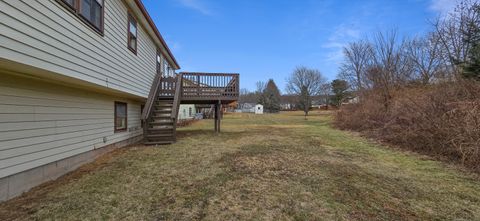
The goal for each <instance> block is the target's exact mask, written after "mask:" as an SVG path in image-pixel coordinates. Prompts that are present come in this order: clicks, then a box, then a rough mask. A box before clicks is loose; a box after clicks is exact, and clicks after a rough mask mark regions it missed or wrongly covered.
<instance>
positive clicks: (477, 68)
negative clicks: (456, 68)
mask: <svg viewBox="0 0 480 221" xmlns="http://www.w3.org/2000/svg"><path fill="white" fill-rule="evenodd" d="M471 7H472V8H471V10H472V11H473V12H475V13H473V14H476V15H477V16H478V15H480V3H475V4H473V5H472V6H471ZM468 27H469V28H470V29H469V30H472V31H471V32H469V33H471V35H470V36H468V38H467V39H465V41H466V43H467V44H471V45H472V47H471V49H470V51H469V53H468V59H467V61H466V62H465V64H464V67H463V71H462V75H463V77H465V78H467V79H474V80H477V81H480V20H479V19H478V18H477V19H476V20H473V21H471V22H470V23H469V25H468Z"/></svg>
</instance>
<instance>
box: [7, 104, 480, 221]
mask: <svg viewBox="0 0 480 221" xmlns="http://www.w3.org/2000/svg"><path fill="white" fill-rule="evenodd" d="M330 121H331V116H330V115H328V114H324V113H323V112H318V113H316V112H312V115H311V116H309V118H308V120H304V117H303V114H302V113H299V112H288V113H281V114H265V115H262V116H257V115H250V114H231V115H225V119H224V121H223V122H222V124H223V125H222V133H221V134H218V135H215V134H214V133H213V128H212V127H213V122H212V121H211V120H202V121H199V122H197V123H195V124H194V125H191V126H189V127H185V128H181V129H179V131H178V135H179V139H178V142H177V143H175V144H174V145H169V146H161V147H141V146H139V147H130V148H125V149H121V150H119V151H116V152H114V153H111V154H109V155H107V156H104V157H102V158H99V159H98V160H97V161H96V162H94V163H92V164H90V165H87V166H85V167H82V168H81V169H80V170H78V171H76V172H74V173H71V174H69V175H67V176H65V177H63V178H60V179H59V180H57V181H55V182H52V183H49V184H46V185H43V186H41V187H38V188H36V189H35V190H33V191H31V192H29V193H27V194H25V195H24V196H22V197H20V198H16V199H14V200H11V201H9V202H7V203H3V204H0V218H1V220H9V219H18V220H30V219H34V220H35V219H39V220H43V219H57V220H84V219H95V220H97V219H100V220H105V219H109V220H202V219H203V220H452V219H459V220H462V219H463V220H476V219H480V182H479V179H478V178H477V177H475V176H471V175H470V174H465V173H463V172H461V171H459V170H457V169H455V168H452V167H450V166H447V165H445V164H443V163H439V162H436V161H432V160H430V159H428V158H425V157H422V156H420V155H418V154H411V153H405V152H401V151H397V150H392V149H389V148H384V147H382V146H380V145H379V144H375V143H372V142H370V141H368V140H366V139H364V138H361V137H359V136H357V135H355V134H350V133H346V132H342V131H339V130H335V129H332V128H331V127H330Z"/></svg>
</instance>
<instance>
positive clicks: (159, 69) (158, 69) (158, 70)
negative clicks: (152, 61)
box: [156, 50, 162, 74]
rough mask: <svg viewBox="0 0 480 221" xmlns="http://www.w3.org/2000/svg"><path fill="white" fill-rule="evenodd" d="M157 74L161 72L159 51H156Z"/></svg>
mask: <svg viewBox="0 0 480 221" xmlns="http://www.w3.org/2000/svg"><path fill="white" fill-rule="evenodd" d="M156 63H157V74H159V73H160V72H161V70H162V55H161V53H160V50H157V61H156Z"/></svg>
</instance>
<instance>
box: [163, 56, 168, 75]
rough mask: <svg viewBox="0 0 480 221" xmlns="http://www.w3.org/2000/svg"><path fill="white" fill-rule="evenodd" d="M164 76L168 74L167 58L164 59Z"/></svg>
mask: <svg viewBox="0 0 480 221" xmlns="http://www.w3.org/2000/svg"><path fill="white" fill-rule="evenodd" d="M163 76H168V63H167V60H165V59H164V60H163Z"/></svg>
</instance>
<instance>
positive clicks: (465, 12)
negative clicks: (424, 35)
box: [434, 0, 480, 75]
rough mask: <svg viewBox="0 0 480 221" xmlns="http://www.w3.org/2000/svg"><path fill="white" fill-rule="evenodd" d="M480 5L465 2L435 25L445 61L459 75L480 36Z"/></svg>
mask: <svg viewBox="0 0 480 221" xmlns="http://www.w3.org/2000/svg"><path fill="white" fill-rule="evenodd" d="M478 8H480V3H479V2H478V1H474V0H463V1H462V2H460V4H458V5H457V7H456V8H455V11H454V12H453V13H451V14H450V15H449V16H447V17H446V18H443V19H438V20H437V21H436V22H435V23H434V27H435V32H436V35H437V36H438V39H439V41H440V43H441V45H442V49H443V52H444V55H445V60H446V62H448V64H449V66H450V67H451V69H452V70H453V72H454V74H455V75H457V74H459V73H460V72H461V68H462V65H463V64H465V63H466V62H467V61H468V55H469V54H470V50H471V49H472V46H473V42H474V41H473V40H474V39H473V38H475V36H476V35H477V34H478V30H477V28H476V27H479V24H480V10H478Z"/></svg>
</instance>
